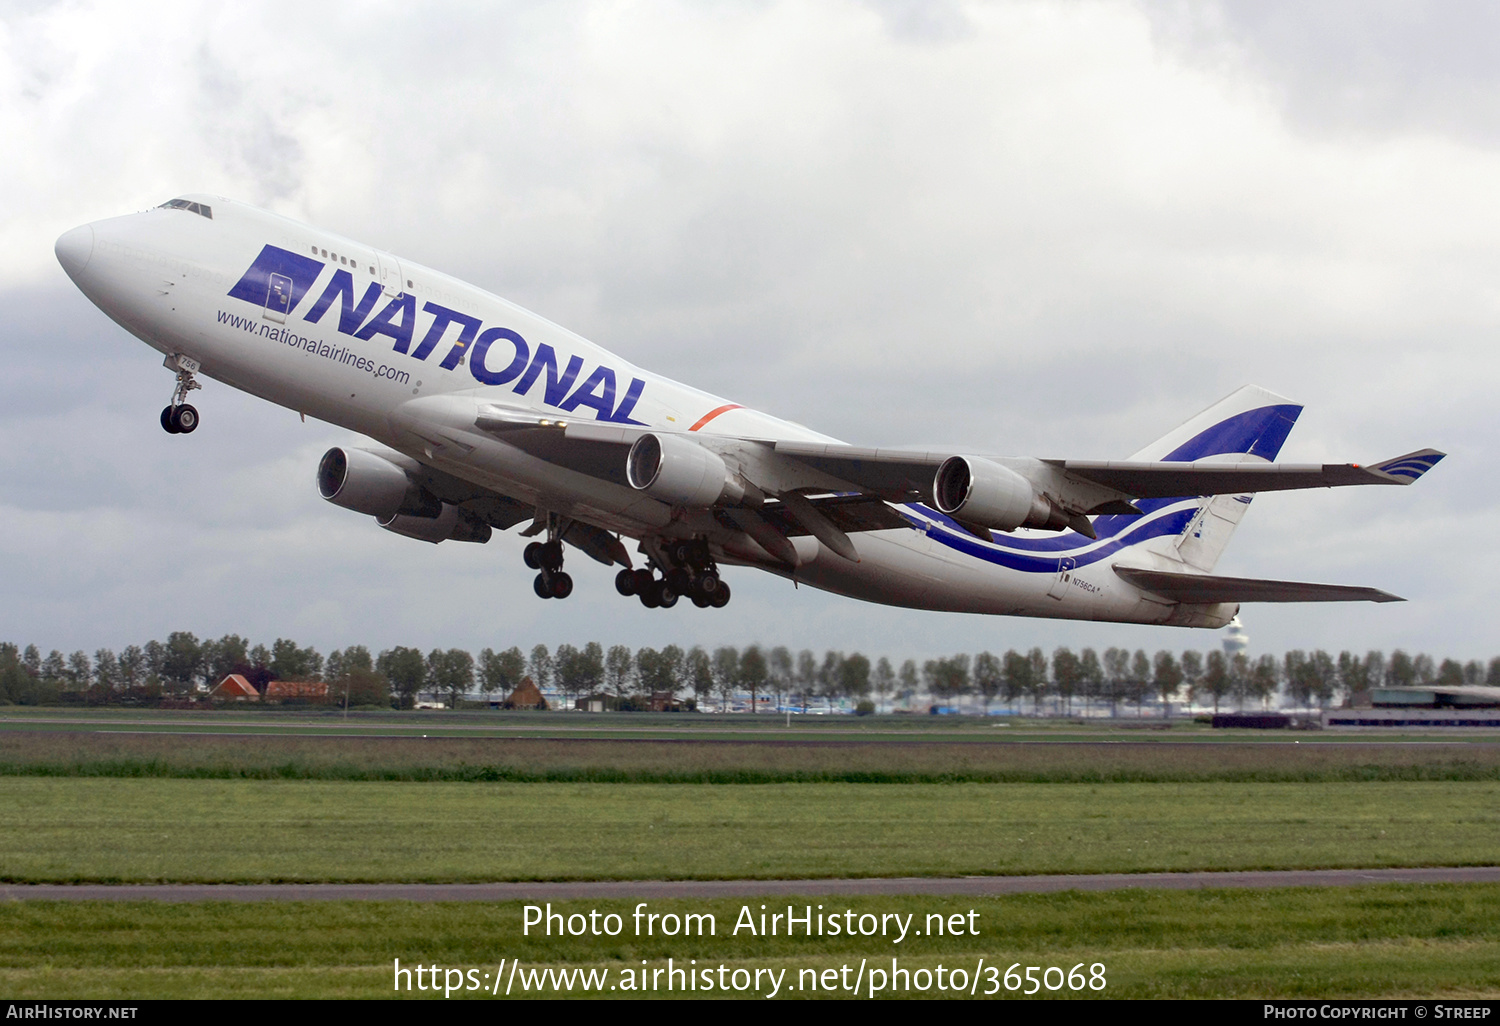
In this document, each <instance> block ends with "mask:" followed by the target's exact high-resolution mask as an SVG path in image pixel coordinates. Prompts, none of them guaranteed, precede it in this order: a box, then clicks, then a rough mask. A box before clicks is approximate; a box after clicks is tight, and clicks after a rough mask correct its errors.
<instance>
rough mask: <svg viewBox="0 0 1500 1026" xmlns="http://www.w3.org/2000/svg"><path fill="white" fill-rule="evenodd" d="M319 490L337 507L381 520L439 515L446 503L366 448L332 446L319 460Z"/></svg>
mask: <svg viewBox="0 0 1500 1026" xmlns="http://www.w3.org/2000/svg"><path fill="white" fill-rule="evenodd" d="M318 492H319V494H321V495H322V496H323V498H325V499H327V500H328V501H329V502H331V503H333V504H334V505H335V506H343V507H344V508H345V509H352V510H354V511H355V512H356V513H365V514H368V515H369V516H372V517H377V518H379V519H388V518H390V517H393V516H396V515H397V514H404V515H406V516H410V517H427V518H431V517H436V516H438V515H439V514H441V513H442V512H443V504H442V502H441V501H439V500H438V498H437V497H436V496H434V495H433V494H432V493H430V492H428V491H427V490H426V489H424V488H423V487H422V486H421V485H419V484H417V483H416V482H415V481H413V480H412V479H411V478H410V477H409V476H408V475H407V473H406V471H405V470H403V469H401V468H400V467H398V466H397V465H396V464H394V463H392V462H391V461H390V460H388V459H386V458H385V457H383V456H378V455H376V454H375V453H373V452H370V451H368V450H366V449H341V448H333V449H329V450H328V451H327V452H325V453H324V454H323V458H322V459H321V460H319V461H318Z"/></svg>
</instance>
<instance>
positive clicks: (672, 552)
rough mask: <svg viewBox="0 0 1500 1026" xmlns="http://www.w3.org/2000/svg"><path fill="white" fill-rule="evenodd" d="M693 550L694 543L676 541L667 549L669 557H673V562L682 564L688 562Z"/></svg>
mask: <svg viewBox="0 0 1500 1026" xmlns="http://www.w3.org/2000/svg"><path fill="white" fill-rule="evenodd" d="M692 550H693V543H692V542H690V541H674V542H673V543H672V544H671V545H669V546H668V547H667V555H669V556H671V557H672V562H674V563H677V564H682V563H686V562H687V561H688V558H689V555H690V554H691V552H692Z"/></svg>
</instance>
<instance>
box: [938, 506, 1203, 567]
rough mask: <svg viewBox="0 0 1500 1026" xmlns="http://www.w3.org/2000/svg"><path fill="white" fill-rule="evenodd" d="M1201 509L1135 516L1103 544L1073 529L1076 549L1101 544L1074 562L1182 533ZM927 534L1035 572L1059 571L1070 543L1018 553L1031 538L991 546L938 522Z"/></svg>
mask: <svg viewBox="0 0 1500 1026" xmlns="http://www.w3.org/2000/svg"><path fill="white" fill-rule="evenodd" d="M1197 512H1198V511H1197V509H1183V510H1178V511H1177V512H1175V513H1168V514H1167V515H1165V516H1161V517H1156V518H1154V519H1152V520H1150V521H1148V522H1146V523H1141V522H1140V518H1139V517H1136V518H1134V519H1135V521H1136V524H1135V528H1134V529H1133V530H1129V531H1125V532H1123V533H1121V534H1120V535H1119V536H1117V537H1114V538H1108V539H1101V540H1102V544H1099V543H1096V542H1092V541H1090V540H1089V539H1087V538H1085V537H1083V535H1081V534H1076V533H1074V532H1071V531H1070V532H1068V535H1069V536H1070V537H1071V538H1073V539H1077V541H1075V542H1073V545H1074V547H1075V548H1081V547H1082V546H1087V545H1097V548H1094V549H1091V550H1089V551H1086V552H1079V553H1078V554H1077V555H1075V556H1073V557H1072V558H1073V559H1074V564H1073V565H1074V566H1075V567H1077V566H1088V565H1089V564H1090V563H1097V562H1098V561H1099V560H1101V559H1105V558H1107V557H1109V556H1113V555H1114V554H1115V553H1117V552H1119V551H1120V550H1121V549H1127V548H1129V547H1131V546H1132V545H1138V544H1140V543H1141V542H1144V541H1150V540H1151V539H1152V538H1161V537H1164V536H1170V535H1178V534H1181V533H1182V532H1183V531H1185V530H1186V529H1187V526H1188V524H1189V523H1191V522H1192V519H1193V517H1194V516H1195V515H1196V514H1197ZM927 535H928V537H930V538H931V539H932V540H933V541H935V542H938V543H939V544H942V545H946V546H947V547H948V548H950V549H953V550H954V551H956V552H962V553H963V554H964V555H966V556H973V557H974V558H975V559H982V560H984V561H985V562H986V563H994V564H995V565H997V566H1003V567H1007V568H1009V569H1011V570H1020V571H1023V572H1025V573H1033V574H1055V573H1057V568H1058V560H1059V559H1060V558H1062V554H1061V553H1060V552H1059V551H1058V550H1060V549H1063V548H1065V547H1066V546H1067V544H1068V542H1067V539H1066V538H1053V539H1046V540H1047V541H1051V542H1053V543H1054V548H1053V551H1052V552H1051V553H1049V554H1048V555H1045V556H1042V555H1030V554H1027V553H1025V552H1018V551H1015V550H1014V549H1013V548H1012V546H1014V545H1016V544H1017V543H1018V542H1021V541H1030V540H1031V539H1019V538H1007V539H1006V540H1005V542H1004V543H1003V545H1004V547H1002V546H1001V544H1000V543H997V544H995V545H988V544H986V543H985V542H983V541H980V540H979V539H978V538H975V537H974V536H973V535H971V534H969V533H968V532H967V531H963V532H962V533H954V532H953V531H950V530H948V529H947V528H946V527H944V526H943V525H940V524H934V525H933V526H932V527H930V528H929V529H928V531H927ZM1080 543H1081V544H1080Z"/></svg>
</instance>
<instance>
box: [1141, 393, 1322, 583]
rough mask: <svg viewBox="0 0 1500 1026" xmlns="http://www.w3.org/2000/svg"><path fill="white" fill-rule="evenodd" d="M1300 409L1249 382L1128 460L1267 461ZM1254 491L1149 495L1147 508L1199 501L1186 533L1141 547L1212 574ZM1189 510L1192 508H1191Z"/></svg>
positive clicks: (1156, 539)
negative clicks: (1173, 496) (1170, 496)
mask: <svg viewBox="0 0 1500 1026" xmlns="http://www.w3.org/2000/svg"><path fill="white" fill-rule="evenodd" d="M1301 413H1302V407H1301V406H1299V405H1297V404H1296V403H1293V402H1291V401H1290V400H1288V399H1286V398H1283V397H1282V396H1279V395H1276V394H1275V393H1274V392H1268V391H1266V390H1265V389H1263V388H1258V387H1256V386H1255V385H1246V386H1245V387H1243V388H1241V389H1239V390H1238V391H1236V392H1234V393H1232V394H1231V395H1229V396H1226V397H1225V398H1223V399H1221V400H1219V401H1218V402H1216V403H1214V404H1213V405H1212V406H1210V407H1209V408H1208V409H1206V410H1204V411H1203V412H1202V413H1200V414H1198V415H1197V416H1196V417H1193V418H1192V419H1190V420H1188V421H1187V422H1186V423H1185V424H1183V425H1182V426H1180V427H1178V428H1176V429H1174V430H1172V431H1170V432H1168V433H1167V434H1165V435H1163V436H1162V437H1161V438H1159V439H1157V440H1156V441H1154V442H1152V443H1151V444H1150V445H1148V446H1146V447H1145V448H1143V449H1141V450H1140V451H1139V452H1137V453H1135V454H1134V455H1133V456H1131V457H1130V458H1131V459H1132V460H1142V461H1144V460H1150V461H1154V462H1162V463H1185V462H1190V461H1194V460H1212V461H1214V462H1224V463H1269V462H1272V461H1274V460H1275V459H1276V456H1277V454H1278V453H1279V452H1281V446H1282V443H1284V442H1285V441H1286V437H1287V435H1288V434H1289V433H1290V432H1291V430H1292V427H1293V426H1294V425H1295V424H1296V423H1297V417H1298V415H1299V414H1301ZM1251 498H1253V496H1250V495H1212V496H1203V497H1201V498H1199V499H1196V500H1194V499H1190V498H1188V497H1183V498H1177V499H1151V500H1146V501H1143V502H1141V503H1139V505H1140V506H1141V508H1142V509H1144V510H1146V511H1147V512H1151V511H1152V510H1156V509H1164V508H1166V507H1168V506H1179V507H1181V506H1184V505H1185V504H1188V503H1192V504H1194V505H1196V507H1197V509H1196V512H1194V514H1193V515H1192V517H1191V519H1189V520H1188V522H1187V526H1186V527H1185V528H1184V529H1183V531H1182V533H1180V534H1177V535H1168V536H1163V537H1158V538H1153V539H1151V540H1150V541H1148V542H1145V543H1144V544H1143V546H1142V547H1143V548H1145V549H1146V550H1148V551H1151V552H1155V553H1157V554H1158V555H1161V556H1165V557H1166V558H1167V559H1169V560H1172V561H1174V562H1181V563H1185V564H1187V565H1188V566H1189V567H1191V568H1192V569H1193V570H1196V571H1198V572H1200V573H1210V572H1212V570H1213V568H1214V566H1215V565H1216V564H1217V563H1218V561H1219V557H1220V556H1221V555H1223V553H1224V549H1225V547H1226V546H1227V545H1228V544H1229V539H1230V536H1231V535H1233V534H1234V529H1235V528H1236V527H1238V526H1239V523H1240V520H1241V518H1243V517H1244V515H1245V511H1246V510H1247V509H1249V507H1250V500H1251ZM1189 508H1191V507H1189Z"/></svg>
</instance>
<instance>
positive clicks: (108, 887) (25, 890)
mask: <svg viewBox="0 0 1500 1026" xmlns="http://www.w3.org/2000/svg"><path fill="white" fill-rule="evenodd" d="M1496 882H1500V866H1451V867H1449V866H1439V867H1426V868H1419V869H1285V870H1264V871H1255V872H1228V873H1099V874H1093V875H1064V874H1057V875H1051V876H960V877H918V876H910V877H872V878H868V879H848V880H574V881H556V882H531V883H527V882H521V883H478V884H0V900H8V901H17V900H33V901H567V900H570V899H572V900H576V899H587V898H738V897H746V898H748V897H761V896H771V895H787V894H849V895H890V894H974V895H986V894H1037V893H1043V892H1048V891H1069V890H1073V891H1118V890H1124V889H1127V888H1131V887H1143V888H1152V889H1159V890H1199V889H1202V888H1207V887H1250V888H1265V887H1351V886H1356V885H1359V884H1373V883H1496Z"/></svg>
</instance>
